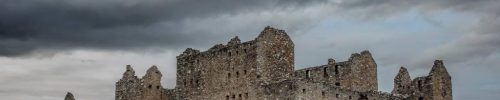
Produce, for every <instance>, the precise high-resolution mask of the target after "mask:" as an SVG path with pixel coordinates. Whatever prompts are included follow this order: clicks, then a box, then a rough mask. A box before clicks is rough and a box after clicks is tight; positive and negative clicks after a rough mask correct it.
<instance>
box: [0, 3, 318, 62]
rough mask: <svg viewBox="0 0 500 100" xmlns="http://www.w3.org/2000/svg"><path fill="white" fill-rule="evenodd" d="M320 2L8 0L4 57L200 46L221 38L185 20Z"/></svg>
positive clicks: (1, 29) (1, 40) (2, 15)
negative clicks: (191, 26) (40, 51)
mask: <svg viewBox="0 0 500 100" xmlns="http://www.w3.org/2000/svg"><path fill="white" fill-rule="evenodd" d="M316 2H319V1H315V2H311V1H307V0H2V1H0V48H1V49H0V56H18V55H24V54H29V53H31V52H33V51H34V50H38V49H51V50H58V49H59V50H61V49H62V50H64V49H72V48H92V49H137V48H147V47H174V46H180V45H194V43H200V42H201V41H203V40H202V38H203V39H204V40H207V39H209V38H217V36H216V35H213V34H210V35H209V34H204V33H190V32H192V31H190V32H187V31H184V30H187V29H189V27H183V26H182V25H180V24H182V23H181V22H182V21H183V20H185V19H188V18H205V17H211V16H217V15H220V14H235V13H238V12H252V11H260V10H267V9H280V8H296V7H302V6H306V5H310V4H314V3H316ZM262 27H263V26H262ZM207 33H209V32H207ZM186 40H188V41H186Z"/></svg>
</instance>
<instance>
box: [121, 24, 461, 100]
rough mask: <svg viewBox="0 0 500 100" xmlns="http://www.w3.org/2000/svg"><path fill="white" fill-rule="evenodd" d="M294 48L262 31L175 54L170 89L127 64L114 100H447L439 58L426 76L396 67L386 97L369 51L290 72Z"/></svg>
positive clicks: (152, 71)
mask: <svg viewBox="0 0 500 100" xmlns="http://www.w3.org/2000/svg"><path fill="white" fill-rule="evenodd" d="M294 61H295V60H294V44H293V41H292V40H291V39H290V37H289V36H288V35H287V33H286V32H285V31H283V30H279V29H275V28H272V27H269V26H268V27H266V28H265V29H264V30H263V31H262V32H261V33H260V34H259V35H258V37H257V38H255V39H254V40H251V41H247V42H241V41H240V39H239V38H238V37H235V38H233V39H231V40H230V41H229V42H228V43H227V44H226V45H224V44H217V45H215V46H213V47H211V48H210V49H208V50H207V51H203V52H200V51H199V50H195V49H192V48H187V49H186V50H185V51H184V52H183V53H182V54H180V55H179V56H177V80H176V86H175V88H173V89H165V88H163V87H162V86H161V83H160V81H161V80H160V79H161V77H162V74H161V73H160V71H159V70H158V68H157V67H156V66H153V67H151V68H149V69H148V70H147V73H146V75H144V76H143V77H142V78H138V77H137V76H136V75H135V72H134V70H133V68H132V67H131V66H130V65H127V66H126V71H125V73H124V74H123V77H122V78H121V79H120V80H119V81H118V82H116V93H115V99H116V100H452V99H453V96H452V88H451V86H452V85H451V76H450V75H449V73H448V72H447V70H446V68H445V66H444V65H443V61H442V60H436V61H434V66H432V70H431V71H430V73H429V75H428V76H423V77H417V78H415V79H413V80H412V79H411V78H410V75H409V73H408V71H407V70H406V68H404V67H401V69H400V70H399V73H398V74H397V76H396V77H395V79H394V89H393V91H392V92H391V93H384V92H380V91H378V82H377V81H378V80H377V64H376V63H375V60H374V59H373V57H372V55H371V53H370V52H369V51H362V52H360V53H354V54H352V55H351V57H350V58H349V60H347V61H342V62H337V61H336V60H335V59H328V60H325V64H324V65H320V66H314V67H309V68H304V69H299V70H295V69H294V68H295V67H294Z"/></svg>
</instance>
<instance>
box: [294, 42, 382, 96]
mask: <svg viewBox="0 0 500 100" xmlns="http://www.w3.org/2000/svg"><path fill="white" fill-rule="evenodd" d="M295 77H296V78H302V79H307V80H311V81H314V82H324V83H328V84H330V85H335V86H339V87H341V88H345V89H352V90H355V91H363V92H364V91H377V90H378V89H377V87H378V82H377V65H376V63H375V61H374V60H373V58H372V57H371V54H370V52H368V51H363V52H361V53H355V54H352V56H351V57H350V58H349V60H348V61H344V62H338V63H337V62H335V60H334V59H329V60H328V63H327V64H326V65H321V66H317V67H309V68H304V69H300V70H297V71H295Z"/></svg>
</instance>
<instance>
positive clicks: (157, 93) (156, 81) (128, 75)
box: [115, 65, 167, 100]
mask: <svg viewBox="0 0 500 100" xmlns="http://www.w3.org/2000/svg"><path fill="white" fill-rule="evenodd" d="M161 77H162V74H161V72H160V71H159V70H158V68H157V67H156V66H152V67H151V68H149V69H148V70H147V71H146V75H144V76H143V77H142V78H141V79H139V78H137V76H135V71H134V70H133V69H132V67H131V66H130V65H127V67H126V71H125V73H123V77H122V79H120V80H119V81H118V82H116V90H115V99H116V100H166V98H167V96H166V95H163V94H165V93H164V92H165V89H163V87H162V86H161V83H160V81H161Z"/></svg>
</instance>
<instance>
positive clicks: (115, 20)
mask: <svg viewBox="0 0 500 100" xmlns="http://www.w3.org/2000/svg"><path fill="white" fill-rule="evenodd" d="M268 25H269V26H273V27H276V28H279V29H283V30H285V31H286V32H287V33H288V34H289V35H290V36H291V38H292V39H293V41H294V43H295V54H296V57H295V58H296V59H295V60H296V61H295V62H296V63H295V67H296V69H301V68H305V67H309V66H316V65H322V64H326V63H327V59H328V58H335V59H337V61H344V60H347V59H348V57H349V56H350V54H351V53H355V52H360V51H362V50H370V51H371V53H372V54H373V56H374V57H375V61H376V62H377V64H378V79H379V89H380V90H381V91H385V92H390V91H391V90H392V87H393V86H392V84H393V78H394V76H395V74H396V73H397V71H398V70H399V67H400V66H406V67H407V68H408V70H409V72H410V74H411V77H412V78H415V77H418V76H423V75H427V74H428V73H429V71H430V68H431V66H432V63H433V61H434V60H435V59H443V60H444V63H445V66H446V67H447V69H448V71H449V73H450V74H451V76H452V82H453V96H454V99H455V100H494V99H498V98H499V97H500V96H499V95H498V94H500V73H498V72H500V66H499V65H500V62H499V61H500V1H498V0H0V99H2V100H4V99H5V100H58V99H63V98H64V95H65V93H66V92H72V93H73V94H74V95H75V97H76V98H77V99H78V100H113V99H114V89H115V86H114V84H115V82H116V81H118V80H119V79H120V78H121V75H122V74H123V72H124V71H125V65H127V64H130V65H132V66H133V67H134V69H135V70H136V72H137V73H136V74H137V75H138V76H139V77H142V76H143V75H144V73H145V71H146V70H147V68H149V67H150V66H152V65H158V66H159V69H160V71H161V72H162V73H163V80H162V84H163V85H164V87H167V88H173V87H174V86H175V67H176V66H175V63H176V59H175V56H177V55H178V54H180V53H181V52H182V51H183V50H185V48H188V47H191V48H195V49H200V50H202V51H204V50H206V49H207V48H209V47H211V46H213V45H215V44H218V43H227V42H228V41H229V39H230V38H232V37H234V36H239V37H240V38H241V39H242V41H248V40H252V39H254V38H255V37H256V36H257V35H258V33H259V32H260V31H262V30H263V29H264V27H265V26H268Z"/></svg>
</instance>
